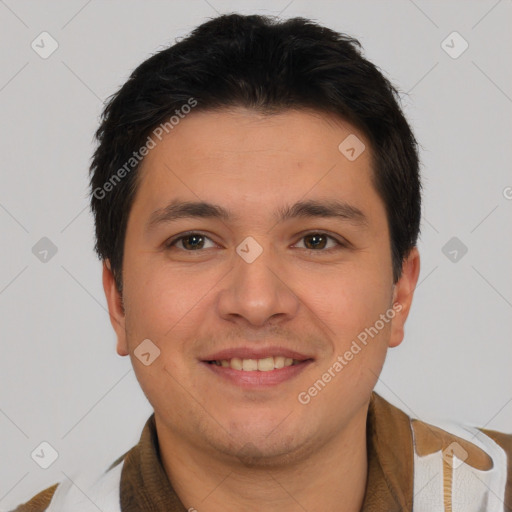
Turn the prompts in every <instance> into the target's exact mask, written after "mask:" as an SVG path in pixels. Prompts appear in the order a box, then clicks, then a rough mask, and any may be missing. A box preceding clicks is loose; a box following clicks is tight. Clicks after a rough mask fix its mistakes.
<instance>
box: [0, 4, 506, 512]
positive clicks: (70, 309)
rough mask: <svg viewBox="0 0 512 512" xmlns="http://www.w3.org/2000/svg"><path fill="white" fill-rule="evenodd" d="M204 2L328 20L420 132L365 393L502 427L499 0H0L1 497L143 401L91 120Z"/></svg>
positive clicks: (108, 446) (89, 446) (144, 411)
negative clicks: (416, 269)
mask: <svg viewBox="0 0 512 512" xmlns="http://www.w3.org/2000/svg"><path fill="white" fill-rule="evenodd" d="M216 11H217V12H230V11H238V12H241V13H268V14H278V13H280V12H281V16H282V17H292V16H298V15H300V16H306V17H311V18H313V19H315V20H317V21H319V22H320V23H323V24H326V25H328V26H330V27H331V28H334V29H336V30H340V31H343V32H347V33H348V34H350V35H353V36H355V37H357V38H358V39H359V40H360V41H361V43H362V44H363V47H364V48H365V53H366V56H367V57H368V58H369V59H370V60H372V61H374V62H375V63H376V64H377V65H378V66H379V67H380V68H381V69H383V70H384V71H385V73H386V74H387V76H388V77H389V78H390V79H391V80H392V81H393V82H394V83H395V84H397V85H398V86H399V88H400V89H401V91H403V93H404V95H403V102H404V107H405V110H406V114H407V116H408V118H409V119H410V121H411V123H412V125H413V127H414V129H415V132H416V135H417V138H418V139H419V141H420V142H421V144H422V154H421V157H422V162H423V179H424V198H425V199H424V218H423V224H422V235H421V240H420V244H419V248H420V251H421V255H422V270H421V275H420V284H419V288H418V289H417V291H416V295H415V300H414V303H413V310H412V313H411V316H410V320H409V322H408V328H407V331H406V339H405V341H404V343H403V344H402V345H401V346H400V347H399V348H396V349H393V350H391V351H390V352H389V355H388V360H387V363H386V367H385V370H384V372H383V374H382V377H381V379H380V381H379V384H378V387H377V390H378V391H379V392H380V393H381V394H382V395H383V396H384V397H386V398H387V399H389V400H390V401H391V402H393V403H395V404H396V405H398V406H400V407H401V408H402V409H404V410H405V411H406V412H408V413H409V414H412V415H414V416H417V417H420V418H421V419H429V420H432V419H434V420H435V419H438V418H439V419H441V418H453V419H457V420H461V421H464V422H467V423H470V424H474V425H480V426H486V427H487V428H492V429H496V430H504V431H508V432H511V431H512V372H511V371H510V367H511V362H512V343H511V340H510V330H511V327H512V272H510V266H511V265H510V261H511V260H512V241H511V236H510V235H511V233H512V230H511V227H512V226H511V224H512V222H511V220H512V215H511V213H512V200H511V198H512V188H510V187H512V174H511V171H510V162H511V135H512V116H511V111H512V99H511V96H512V84H511V82H512V80H511V79H512V66H511V65H510V50H511V48H512V44H511V43H512V30H510V27H511V21H512V2H511V1H510V0H501V1H495V0H490V1H473V2H468V1H458V2H455V1H451V2H446V1H442V2H441V1H440V2H428V1H420V0H415V1H414V2H413V1H410V0H402V1H386V2H383V1H373V2H369V1H366V2H361V1H358V2H355V1H354V2H352V1H350V2H349V1H346V2H345V1H343V2H340V1H338V2H329V1H315V2H307V1H305V0H294V1H292V2H290V0H280V1H278V0H274V1H246V2H241V1H231V2H229V1H222V0H210V1H208V2H207V1H205V0H204V1H203V0H194V1H190V0H187V1H186V2H185V1H175V2H171V1H167V2H157V1H146V2H142V1H124V2H121V1H100V0H92V1H84V0H79V1H66V2H63V1H62V2H56V1H54V2H43V1H38V2H36V1H32V2H28V1H15V0H4V1H2V0H0V34H1V36H0V37H1V41H2V44H1V47H0V53H1V58H2V60H1V62H2V66H1V68H0V112H1V114H0V115H1V120H2V122H1V137H0V144H1V155H2V165H1V175H0V229H1V236H2V251H1V253H0V254H1V255H0V258H1V265H0V315H1V339H2V345H1V355H2V357H1V358H0V365H1V367H0V372H1V386H0V429H1V436H0V439H1V441H0V461H1V462H0V482H1V483H0V508H2V509H4V510H5V509H9V508H10V507H13V506H14V505H16V504H18V503H20V502H21V501H25V500H26V499H28V498H29V497H31V496H32V495H33V494H35V493H36V492H37V491H39V490H41V489H43V488H44V487H46V486H49V485H50V484H53V483H54V482H57V481H61V480H64V479H66V478H67V477H69V478H72V479H73V481H74V482H75V483H76V484H77V485H80V481H81V480H80V479H81V478H82V477H81V476H80V470H83V469H90V468H93V469H94V468H104V467H105V466H106V465H108V464H110V463H111V462H112V461H113V460H114V459H115V458H117V457H118V456H119V455H121V454H122V453H124V452H125V451H126V450H128V449H129V448H130V447H131V446H132V445H133V444H135V443H136V442H137V440H138V438H139V435H140V431H141V429H142V427H143V425H144V423H145V421H146V419H147V417H148V416H149V415H150V413H151V408H150V406H149V404H148V403H147V401H146V399H145V397H144V395H143V394H142V391H141V390H140V388H139V386H138V383H137V381H136V379H135V377H134V373H133V371H132V369H131V365H130V361H129V359H128V358H121V357H119V356H118V355H117V354H116V352H115V337H114V333H113V331H112V329H111V326H110V323H109V318H108V315H107V313H106V309H105V308H106V303H105V299H104V296H103V290H102V287H101V265H100V262H99V261H98V260H97V259H96V257H95V255H94V253H93V222H92V217H91V215H90V213H89V211H88V198H87V170H88V164H89V159H90V156H91V153H92V149H93V145H92V135H93V132H94V130H95V129H96V127H97V125H98V116H99V114H100V112H101V108H102V102H103V101H104V100H105V99H106V98H107V97H108V96H109V95H110V94H112V93H113V92H114V91H115V90H116V89H117V88H118V87H119V86H120V85H121V84H122V83H123V82H124V81H125V80H126V78H127V77H128V75H129V73H130V72H131V70H132V69H133V68H134V67H135V66H137V65H138V64H139V63H140V62H142V61H143V60H144V59H146V58H147V57H148V56H149V55H150V54H152V53H153V52H155V51H157V50H158V49H160V48H162V47H163V46H165V45H167V44H169V43H171V42H173V40H174V38H176V37H180V36H183V35H185V34H186V33H187V32H189V31H190V30H191V29H192V28H193V27H194V26H196V25H197V24H199V23H201V22H203V21H205V20H206V18H208V17H212V16H215V15H216ZM43 31H47V32H49V33H50V34H51V36H52V37H53V38H54V39H55V40H56V41H57V42H58V45H59V47H58V49H57V50H56V51H55V52H54V53H53V54H52V55H51V56H50V57H48V58H47V59H43V58H41V57H40V56H39V55H38V54H37V53H36V52H35V51H34V50H33V49H32V48H31V43H32V41H33V40H36V42H37V41H38V39H37V38H38V36H39V34H40V33H41V32H43ZM453 31H457V32H458V33H460V35H461V36H462V37H463V38H464V40H466V41H467V42H468V44H469V48H468V49H467V50H466V51H465V52H464V53H463V54H462V55H460V56H459V57H458V58H452V57H451V56H450V55H448V54H447V53H446V51H445V50H444V49H443V47H442V45H441V43H442V41H444V40H445V39H446V38H447V36H449V34H451V33H452V32H453ZM39 41H40V40H39ZM446 44H448V45H449V46H452V49H451V50H450V51H451V52H452V54H453V52H457V51H458V50H460V49H461V48H462V46H461V44H462V41H461V40H460V39H453V37H452V38H451V39H450V38H448V40H447V43H445V45H446ZM45 47H46V48H48V47H49V46H48V43H45ZM405 93H408V95H405ZM507 187H509V188H507ZM42 237H47V238H49V239H50V240H51V241H52V242H53V244H55V246H56V247H57V249H58V251H57V253H56V254H55V255H54V256H53V257H50V255H51V253H49V255H48V257H47V261H46V262H42V261H40V259H38V258H37V257H36V255H34V254H33V252H32V248H33V246H34V245H35V244H36V243H37V242H38V241H39V240H40V239H41V238H42ZM452 237H457V238H458V239H459V240H460V242H461V243H463V244H464V245H465V246H466V247H467V249H468V251H467V253H466V254H465V255H464V256H461V254H462V253H461V252H460V248H458V249H457V248H455V249H456V250H457V251H458V253H457V254H458V261H456V262H453V261H451V260H450V259H449V257H447V256H446V255H445V254H444V253H443V247H444V246H445V244H446V243H447V242H448V241H449V240H450V239H451V238H452ZM457 243H459V242H457ZM459 245H460V244H459ZM452 250H453V247H451V246H448V249H445V252H446V253H447V254H448V256H450V254H449V251H452ZM452 256H453V253H452ZM452 256H450V257H452ZM42 441H47V442H49V443H50V444H51V445H52V446H53V447H54V448H55V450H56V451H57V452H58V458H57V460H56V461H55V462H54V463H53V464H52V465H51V466H50V467H49V468H48V469H42V468H40V467H39V466H38V465H37V464H36V462H34V460H32V458H31V456H30V454H31V453H32V451H33V450H34V449H35V448H36V447H37V446H38V445H39V444H40V443H41V442H42Z"/></svg>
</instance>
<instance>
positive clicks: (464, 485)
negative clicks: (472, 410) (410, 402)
mask: <svg viewBox="0 0 512 512" xmlns="http://www.w3.org/2000/svg"><path fill="white" fill-rule="evenodd" d="M411 429H412V433H413V446H414V480H415V482H414V483H415V485H414V487H415V492H418V493H419V496H418V501H421V500H422V496H421V495H423V498H425V500H426V501H425V503H427V502H432V499H434V498H433V495H434V494H438V493H437V491H435V488H437V489H439V486H441V487H442V488H443V494H444V501H445V502H446V500H447V499H448V501H450V500H451V501H452V502H453V503H457V504H463V505H464V506H465V507H466V508H465V510H473V508H471V507H474V506H475V505H474V504H475V503H485V504H486V506H485V510H493V511H494V510H505V511H506V512H509V511H510V512H512V434H507V433H503V432H495V431H491V430H485V429H482V428H476V427H470V426H468V425H464V424H461V423H454V422H436V423H435V424H433V423H426V422H424V421H420V420H418V419H411ZM429 488H430V489H431V491H429ZM442 499H443V498H442ZM503 506H505V508H504V509H503ZM475 510H476V509H475ZM478 510H480V509H478Z"/></svg>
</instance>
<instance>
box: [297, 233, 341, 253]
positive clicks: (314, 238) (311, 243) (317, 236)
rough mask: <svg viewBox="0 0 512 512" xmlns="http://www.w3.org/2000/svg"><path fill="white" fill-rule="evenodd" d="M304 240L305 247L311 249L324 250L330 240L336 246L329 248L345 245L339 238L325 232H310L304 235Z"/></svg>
mask: <svg viewBox="0 0 512 512" xmlns="http://www.w3.org/2000/svg"><path fill="white" fill-rule="evenodd" d="M302 240H304V246H305V247H304V248H305V249H307V250H310V251H318V250H320V251H322V250H323V249H325V248H326V247H327V245H328V243H329V241H330V240H331V241H333V242H334V246H331V247H328V249H327V250H329V249H333V248H336V247H337V246H342V245H343V244H342V243H340V242H338V240H336V239H335V238H333V237H332V236H329V235H327V234H325V233H309V234H307V235H304V236H303V237H302Z"/></svg>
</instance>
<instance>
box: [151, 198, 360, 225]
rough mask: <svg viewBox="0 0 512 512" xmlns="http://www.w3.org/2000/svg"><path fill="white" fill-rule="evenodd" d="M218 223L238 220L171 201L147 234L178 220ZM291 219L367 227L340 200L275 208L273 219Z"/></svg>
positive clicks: (215, 208) (203, 205)
mask: <svg viewBox="0 0 512 512" xmlns="http://www.w3.org/2000/svg"><path fill="white" fill-rule="evenodd" d="M194 218H201V219H219V220H222V221H225V222H228V221H233V220H237V219H238V216H237V215H234V214H233V213H232V212H231V211H230V210H228V209H226V208H224V207H223V206H220V205H216V204H212V203H208V202H205V201H180V200H174V201H171V202H170V203H169V204H168V205H167V206H165V207H164V208H159V209H158V210H155V211H154V212H153V213H152V214H151V216H150V218H149V220H148V222H147V224H146V230H147V231H151V230H153V229H155V228H156V227H157V226H159V225H161V224H167V223H170V222H173V221H176V220H179V219H194ZM294 218H334V219H339V220H343V221H346V222H350V223H351V224H354V225H357V226H360V227H367V226H368V219H367V217H366V215H365V214H364V213H363V212H362V211H361V210H360V209H359V208H356V207H355V206H352V205H350V204H348V203H346V202H344V201H340V200H323V201H320V200H308V201H298V202H297V203H295V204H293V205H289V206H285V207H281V208H278V209H277V210H276V212H275V213H274V219H275V220H276V221H277V222H278V223H279V222H284V221H286V220H289V219H294Z"/></svg>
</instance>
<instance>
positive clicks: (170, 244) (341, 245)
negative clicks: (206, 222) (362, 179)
mask: <svg viewBox="0 0 512 512" xmlns="http://www.w3.org/2000/svg"><path fill="white" fill-rule="evenodd" d="M192 235H199V236H201V237H203V238H207V239H208V240H211V238H210V237H209V236H207V235H205V234H203V233H201V232H200V231H189V232H186V233H183V234H181V235H179V236H178V237H174V238H171V239H170V240H168V241H167V242H165V248H166V249H171V248H173V247H174V246H175V245H176V244H177V243H178V242H179V241H181V240H183V239H185V238H188V237H190V236H192ZM309 235H323V236H325V237H327V238H328V239H330V240H332V241H334V242H335V243H336V244H337V247H331V248H329V249H303V250H304V251H308V252H330V251H333V250H339V249H342V248H346V247H348V245H349V244H348V243H346V242H345V243H344V242H342V241H340V240H338V239H337V238H335V237H333V236H332V235H329V234H328V233H326V232H324V231H310V232H309V233H305V234H303V235H302V236H301V238H300V240H302V239H303V238H305V237H307V236H309ZM211 241H212V242H213V240H211ZM179 250H180V251H183V252H189V253H194V252H202V251H203V250H205V249H195V250H190V251H189V250H187V249H179Z"/></svg>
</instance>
